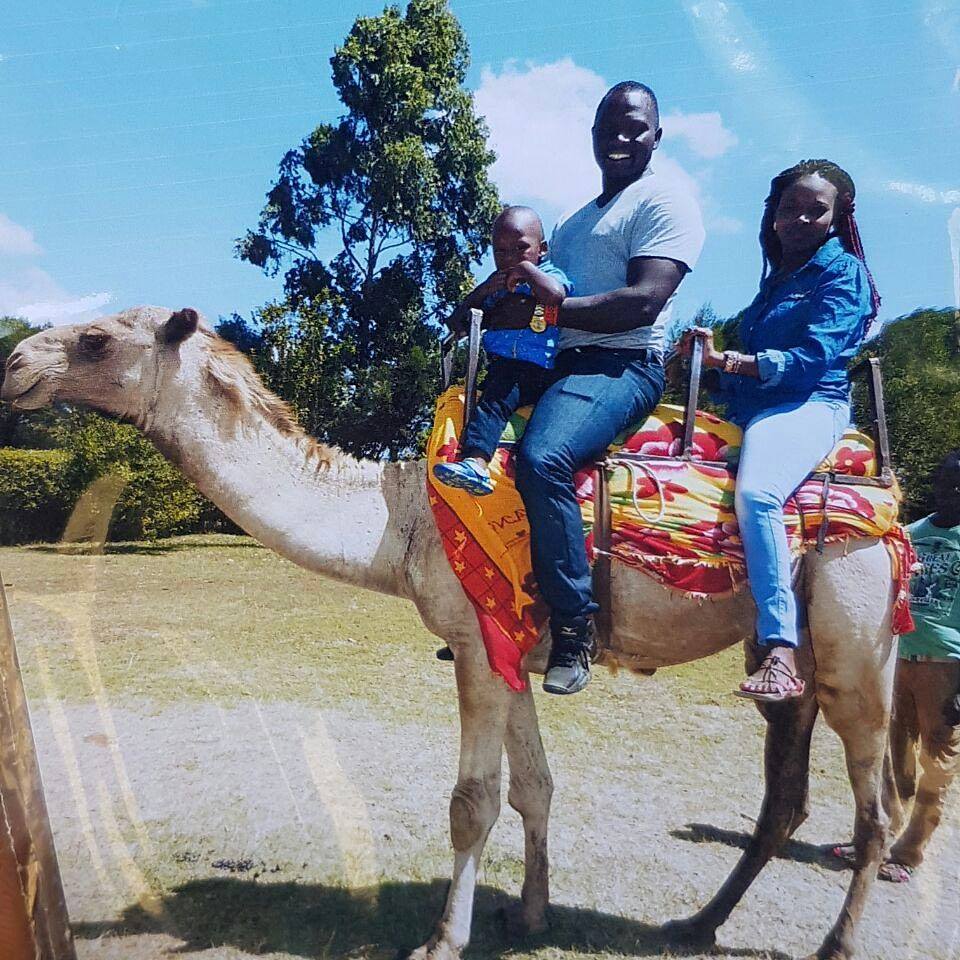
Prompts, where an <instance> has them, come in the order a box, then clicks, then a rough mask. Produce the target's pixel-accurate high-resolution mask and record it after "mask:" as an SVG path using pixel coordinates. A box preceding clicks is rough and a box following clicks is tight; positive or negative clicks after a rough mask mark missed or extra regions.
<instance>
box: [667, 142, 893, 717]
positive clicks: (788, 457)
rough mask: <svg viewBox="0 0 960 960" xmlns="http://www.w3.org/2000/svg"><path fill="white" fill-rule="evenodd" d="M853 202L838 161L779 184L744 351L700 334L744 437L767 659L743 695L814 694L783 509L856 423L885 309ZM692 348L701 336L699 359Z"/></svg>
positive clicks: (744, 509)
mask: <svg viewBox="0 0 960 960" xmlns="http://www.w3.org/2000/svg"><path fill="white" fill-rule="evenodd" d="M854 194H855V188H854V184H853V181H852V180H851V178H850V176H849V175H848V174H847V173H846V172H845V171H843V170H841V169H840V167H838V166H837V165H836V164H835V163H831V162H830V161H827V160H806V161H804V162H802V163H799V164H797V165H796V166H795V167H791V168H790V169H789V170H785V171H784V172H783V173H781V174H779V175H778V176H777V177H774V179H773V181H772V183H771V184H770V195H769V196H768V197H767V200H766V206H765V208H764V213H763V219H762V221H761V226H760V246H761V249H762V250H763V260H764V269H763V276H762V278H761V282H760V292H759V293H758V294H757V297H756V299H755V300H754V301H753V303H751V304H750V306H749V307H747V309H746V310H744V312H743V314H742V315H741V318H740V323H739V333H740V340H741V341H742V343H743V347H744V351H745V352H743V353H739V352H735V351H729V350H728V351H725V352H723V353H720V352H718V351H717V350H716V349H714V346H713V335H712V332H711V331H710V330H709V329H703V328H701V329H700V330H699V331H698V332H699V333H702V334H703V336H704V337H705V339H706V342H705V345H704V365H705V366H706V367H709V368H714V369H717V370H720V371H722V373H721V374H720V395H721V399H722V400H723V402H725V403H726V405H727V413H728V416H729V417H730V419H732V420H733V421H735V422H736V423H737V424H739V425H740V426H741V427H743V430H744V435H743V446H742V448H741V453H740V465H739V470H738V474H737V487H736V512H737V519H738V521H739V524H740V535H741V539H742V541H743V551H744V556H745V559H746V563H747V574H748V576H749V580H750V590H751V592H752V593H753V597H754V600H755V601H756V605H757V642H758V644H759V645H760V647H761V649H762V651H763V652H765V656H764V659H763V661H762V663H761V664H760V668H759V669H758V670H757V671H756V672H755V673H754V674H752V675H751V676H750V677H749V678H748V679H747V680H746V681H745V682H744V683H743V684H742V685H741V687H740V690H739V691H738V694H739V695H740V696H744V697H749V698H751V699H755V700H765V701H779V700H786V699H789V698H791V697H798V696H800V695H801V694H802V693H803V681H802V680H801V679H800V678H799V677H798V676H797V670H796V656H795V650H796V647H797V643H798V630H797V604H796V599H795V597H794V593H793V589H792V587H791V576H790V551H789V549H788V547H787V536H786V530H785V528H784V522H783V505H784V503H785V502H786V500H787V498H788V497H789V496H790V495H791V494H792V493H793V492H794V490H796V488H797V487H798V486H799V485H800V484H801V483H802V482H803V480H804V478H805V477H806V476H807V475H808V474H809V473H810V472H811V471H813V470H814V469H816V467H817V464H819V463H820V461H821V460H823V458H824V457H825V456H826V455H827V454H828V453H829V452H830V450H831V449H832V448H833V446H834V445H835V444H836V443H837V441H838V440H839V439H840V437H841V436H842V435H843V431H844V430H845V429H846V427H847V425H848V423H849V420H850V381H849V378H848V376H847V366H848V364H849V362H850V360H851V358H852V357H853V356H854V354H855V353H856V352H857V350H858V348H859V347H860V344H861V343H862V341H863V337H864V334H865V332H866V328H867V326H868V324H869V321H870V319H871V318H872V317H874V316H875V315H876V312H877V307H878V306H879V302H880V301H879V297H878V296H877V293H876V288H875V287H874V285H873V279H872V277H871V276H870V273H869V271H868V270H867V268H866V265H865V263H864V261H863V248H862V246H861V244H860V237H859V233H858V231H857V225H856V221H855V220H854V218H853V209H854V203H853V200H854ZM691 341H692V331H691V332H690V333H688V334H687V335H686V338H685V347H686V349H687V350H688V351H689V347H690V343H691Z"/></svg>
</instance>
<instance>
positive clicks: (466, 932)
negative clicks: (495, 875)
mask: <svg viewBox="0 0 960 960" xmlns="http://www.w3.org/2000/svg"><path fill="white" fill-rule="evenodd" d="M451 646H452V648H453V650H454V655H455V658H456V659H455V661H454V668H455V670H456V675H457V697H458V700H459V704H460V768H459V772H458V774H457V784H456V786H455V787H454V788H453V794H452V796H451V797H450V838H451V840H452V842H453V850H454V860H453V879H452V880H451V882H450V890H449V892H448V894H447V901H446V904H445V906H444V908H443V915H442V916H441V918H440V920H439V922H438V923H437V929H436V932H435V933H434V935H433V936H432V937H431V938H430V939H429V940H428V941H427V942H426V943H425V944H424V945H423V946H422V947H419V948H418V949H417V950H415V951H414V952H413V953H412V954H411V960H456V958H459V956H460V952H461V951H462V950H463V948H464V947H465V946H466V945H467V942H468V941H469V939H470V924H471V921H472V919H473V901H474V894H475V892H476V886H477V873H478V871H479V867H480V857H481V855H482V853H483V848H484V845H485V843H486V841H487V836H488V835H489V833H490V830H491V828H492V827H493V825H494V823H495V822H496V820H497V817H498V816H499V814H500V766H501V760H502V755H503V740H504V735H505V733H506V726H507V716H508V714H509V712H510V705H511V699H512V698H514V697H516V696H517V694H515V693H514V692H513V691H512V690H510V689H509V688H508V687H507V685H506V684H505V683H504V682H503V680H501V679H500V678H499V677H497V676H495V675H494V674H493V673H492V671H491V670H490V667H489V665H488V663H487V658H486V653H485V652H484V649H483V644H482V643H481V642H480V640H479V637H477V638H476V639H475V640H474V639H473V638H471V640H470V642H460V643H456V642H452V643H451Z"/></svg>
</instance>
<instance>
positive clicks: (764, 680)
mask: <svg viewBox="0 0 960 960" xmlns="http://www.w3.org/2000/svg"><path fill="white" fill-rule="evenodd" d="M757 673H759V674H760V676H759V677H757V679H753V677H748V678H747V679H746V680H744V681H743V683H741V684H740V689H739V690H734V691H733V692H734V693H735V694H736V696H738V697H744V698H745V699H747V700H759V701H760V702H762V703H781V702H782V701H784V700H793V699H794V698H795V697H802V696H803V690H804V686H805V684H804V682H803V680H801V679H800V678H799V677H798V676H797V675H796V674H795V673H794V672H793V671H792V670H790V669H789V668H788V667H787V666H786V664H785V663H784V662H783V661H782V660H781V659H780V658H779V657H778V656H777V655H776V654H775V653H771V654H769V655H768V656H766V657H765V658H764V660H763V663H762V664H761V665H760V669H759V670H758V671H757ZM751 687H764V688H766V689H763V690H752V689H750V688H751Z"/></svg>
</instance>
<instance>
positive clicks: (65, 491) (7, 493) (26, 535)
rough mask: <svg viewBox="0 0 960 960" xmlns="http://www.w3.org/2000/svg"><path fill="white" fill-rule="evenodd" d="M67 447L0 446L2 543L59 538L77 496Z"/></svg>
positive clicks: (0, 525) (0, 520)
mask: <svg viewBox="0 0 960 960" xmlns="http://www.w3.org/2000/svg"><path fill="white" fill-rule="evenodd" d="M69 460H70V456H69V454H67V453H66V452H65V451H63V450H16V449H13V448H6V447H3V448H0V543H4V544H10V543H30V542H34V541H37V540H58V539H59V538H60V535H61V534H62V533H63V528H64V525H65V524H66V522H67V517H68V515H69V513H70V508H71V507H72V505H73V502H74V500H75V499H76V494H75V493H74V492H73V491H72V490H71V488H70V484H69V481H68V479H67V468H68V465H69Z"/></svg>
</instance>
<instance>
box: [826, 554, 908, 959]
mask: <svg viewBox="0 0 960 960" xmlns="http://www.w3.org/2000/svg"><path fill="white" fill-rule="evenodd" d="M829 549H830V548H828V551H829ZM834 549H835V550H836V549H843V550H845V551H846V552H845V553H844V554H843V555H842V556H841V557H839V558H836V557H835V558H834V560H833V561H832V562H830V563H827V562H821V563H816V564H815V565H812V566H811V568H810V570H809V571H808V587H809V590H810V596H811V602H810V606H809V611H810V627H811V631H812V634H813V637H814V643H813V649H814V653H815V655H816V660H817V667H816V696H817V701H818V702H819V704H820V709H821V711H822V712H823V716H824V719H825V720H826V721H827V723H828V724H829V725H830V727H831V728H832V729H833V730H834V732H835V733H836V734H837V736H839V737H840V740H841V742H842V743H843V749H844V753H845V755H846V764H847V773H848V775H849V777H850V785H851V787H852V789H853V798H854V805H855V814H854V831H853V832H854V837H853V842H854V849H855V861H854V871H853V877H852V879H851V882H850V886H849V888H848V890H847V895H846V897H845V899H844V902H843V907H842V909H841V911H840V914H839V916H838V918H837V920H836V922H835V923H834V925H833V928H832V929H831V930H830V932H829V933H828V934H827V937H826V939H825V940H824V942H823V944H822V945H821V946H820V949H819V950H818V951H817V953H816V957H817V958H819V960H848V958H850V957H852V956H853V955H854V952H855V937H856V926H857V922H858V920H859V918H860V916H861V914H862V913H863V908H864V906H865V905H866V900H867V896H868V894H869V892H870V888H871V887H872V885H873V883H874V881H875V880H876V876H877V868H878V867H879V865H880V860H881V856H882V853H883V847H884V841H885V839H886V834H887V828H888V823H889V818H888V815H887V812H886V809H885V807H884V804H883V797H882V785H883V779H884V760H885V756H886V753H887V744H888V737H889V726H890V711H891V706H892V703H893V677H894V670H895V668H896V652H897V644H896V641H895V638H894V637H893V634H892V632H891V626H890V615H891V609H892V594H893V584H892V582H891V578H890V561H889V557H888V555H887V552H886V549H885V548H884V546H883V544H882V543H880V542H878V541H869V540H867V541H863V540H861V541H856V540H854V541H850V543H849V544H847V545H846V546H845V547H843V548H834ZM828 557H829V553H828Z"/></svg>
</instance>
